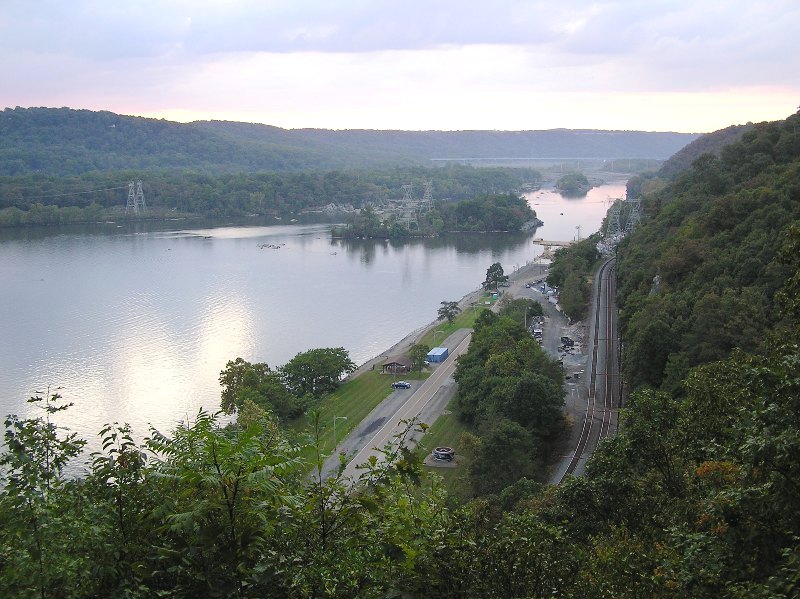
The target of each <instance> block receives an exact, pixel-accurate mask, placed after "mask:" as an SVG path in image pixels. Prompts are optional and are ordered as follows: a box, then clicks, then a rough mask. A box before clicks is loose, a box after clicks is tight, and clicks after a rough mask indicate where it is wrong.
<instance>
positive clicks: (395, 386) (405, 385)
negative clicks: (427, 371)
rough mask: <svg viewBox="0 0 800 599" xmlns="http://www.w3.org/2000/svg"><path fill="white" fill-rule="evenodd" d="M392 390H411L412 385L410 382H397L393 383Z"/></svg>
mask: <svg viewBox="0 0 800 599" xmlns="http://www.w3.org/2000/svg"><path fill="white" fill-rule="evenodd" d="M392 389H411V383H409V382H408V381H396V382H394V383H392Z"/></svg>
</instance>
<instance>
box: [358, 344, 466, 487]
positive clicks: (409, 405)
mask: <svg viewBox="0 0 800 599" xmlns="http://www.w3.org/2000/svg"><path fill="white" fill-rule="evenodd" d="M471 338H472V334H471V333H469V334H467V335H466V337H465V338H464V339H463V340H462V341H461V343H459V344H458V346H457V347H456V348H455V349H454V350H453V351H452V352H450V355H449V356H448V358H447V360H445V361H444V362H443V363H442V364H440V365H439V366H437V367H436V370H435V371H434V372H433V374H431V375H430V376H429V377H428V378H427V379H425V381H424V382H423V383H422V385H420V386H419V388H418V389H417V390H416V391H415V392H414V393H413V394H412V395H411V396H410V397H409V398H408V399H407V400H406V402H405V403H404V404H403V405H402V406H400V408H399V409H398V410H397V412H395V414H394V416H393V417H392V418H390V419H389V420H388V421H387V422H386V424H384V425H383V426H382V427H381V428H380V430H378V432H376V433H375V435H374V436H373V437H372V438H371V439H370V440H369V441H368V442H367V443H366V445H364V447H363V448H362V449H361V450H360V451H358V453H356V455H355V456H353V459H351V460H350V461H349V462H348V463H347V467H346V468H345V469H344V472H343V475H344V476H345V477H351V478H354V479H355V478H357V477H358V466H360V465H362V464H364V463H366V462H367V461H368V460H369V459H370V457H371V456H376V457H377V458H378V459H382V457H383V454H381V453H380V451H378V449H376V448H382V447H384V446H385V445H386V444H387V443H389V442H390V441H392V439H393V438H394V436H395V435H397V434H398V433H400V432H402V431H403V429H404V428H405V427H404V426H403V425H401V424H400V422H401V421H402V420H411V419H412V418H416V417H418V416H419V415H420V414H421V413H422V411H423V410H424V409H425V407H426V406H427V405H428V404H429V403H430V402H431V400H432V399H433V397H434V396H435V395H436V393H437V392H438V391H439V389H440V387H441V386H442V385H444V384H445V383H446V381H447V380H448V379H450V378H451V377H452V376H453V372H454V371H455V369H456V358H458V356H460V355H461V354H463V353H464V352H465V351H467V348H469V342H470V339H471ZM387 384H388V383H387Z"/></svg>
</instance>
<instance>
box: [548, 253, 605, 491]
mask: <svg viewBox="0 0 800 599" xmlns="http://www.w3.org/2000/svg"><path fill="white" fill-rule="evenodd" d="M615 266H616V264H615V259H614V258H611V259H609V260H607V261H606V262H604V263H603V265H602V266H601V267H600V269H599V270H598V271H597V273H596V275H595V281H594V287H593V293H592V296H593V297H592V321H591V327H590V334H589V344H588V352H589V356H590V357H591V360H590V364H589V378H588V381H589V385H588V389H587V388H586V387H581V388H579V389H576V388H575V387H573V388H572V389H571V395H572V397H571V399H572V401H574V402H577V401H580V399H584V403H583V407H584V409H583V414H582V417H581V418H577V419H576V421H575V427H574V433H575V434H573V437H572V446H571V447H572V451H571V452H570V453H569V454H568V455H566V456H564V458H563V459H562V461H561V462H560V463H559V464H558V466H557V467H556V469H555V472H554V475H553V478H552V479H551V482H552V483H554V484H558V483H560V482H561V481H562V480H563V479H564V477H566V476H567V475H569V474H574V475H576V476H579V475H581V474H582V473H583V471H584V468H585V466H586V461H587V460H588V459H589V458H590V457H591V456H592V454H593V453H594V451H595V449H596V448H597V445H598V444H599V443H600V441H602V440H603V439H605V438H606V437H609V436H613V435H614V434H616V432H617V419H618V410H619V381H620V378H619V351H618V347H619V345H618V341H617V334H616V330H617V323H616V317H617V307H616V301H615V294H616V287H615V278H614V269H615ZM576 393H577V394H579V395H582V396H584V397H583V398H578V397H576Z"/></svg>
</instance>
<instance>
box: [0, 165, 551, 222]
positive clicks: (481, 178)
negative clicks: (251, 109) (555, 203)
mask: <svg viewBox="0 0 800 599" xmlns="http://www.w3.org/2000/svg"><path fill="white" fill-rule="evenodd" d="M130 180H141V181H142V189H143V192H144V197H145V202H146V204H147V209H148V213H147V215H144V217H149V218H159V217H174V216H176V215H196V216H207V217H235V216H250V215H260V216H278V217H285V216H288V215H296V214H298V213H300V212H302V211H309V210H311V211H313V210H322V209H323V208H325V207H326V206H329V205H331V204H333V205H335V206H337V207H339V208H340V209H353V208H360V207H362V206H367V205H376V206H380V205H383V204H385V203H387V202H389V201H390V200H400V199H402V198H403V195H404V192H403V189H402V187H403V185H409V184H410V185H412V188H413V190H415V191H412V193H414V195H415V198H416V199H420V197H421V196H422V189H423V185H424V183H425V182H431V184H432V194H433V197H434V198H436V199H450V200H466V199H471V198H474V197H477V196H480V195H485V194H488V193H489V192H490V191H491V190H504V191H512V190H520V189H523V188H525V189H531V188H535V187H536V186H538V184H539V183H540V181H541V174H540V173H539V172H538V171H536V170H534V169H525V168H499V167H498V168H491V169H488V168H473V167H469V166H461V165H451V166H447V167H441V168H423V167H404V168H394V169H387V170H367V171H330V172H321V171H314V172H303V173H280V172H272V173H267V172H262V173H239V174H220V175H212V174H206V173H203V174H201V173H194V172H187V171H166V172H164V171H152V172H131V171H115V172H102V173H87V174H83V175H80V176H73V177H58V176H55V175H25V176H21V177H8V176H7V177H2V176H0V226H4V225H5V226H9V225H25V224H65V223H75V222H96V221H99V220H105V219H120V218H125V205H126V201H127V194H128V188H127V183H128V181H130Z"/></svg>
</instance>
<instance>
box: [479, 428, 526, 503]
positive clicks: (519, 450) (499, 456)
mask: <svg viewBox="0 0 800 599" xmlns="http://www.w3.org/2000/svg"><path fill="white" fill-rule="evenodd" d="M534 447H535V443H534V438H533V436H532V435H531V434H530V433H529V432H528V431H527V430H525V429H524V428H523V427H522V426H520V425H519V424H517V423H516V422H513V421H511V420H505V419H503V420H500V421H499V422H498V423H497V424H495V425H494V426H493V427H492V429H491V430H490V431H489V432H488V433H487V434H486V435H484V436H483V437H482V438H481V443H480V446H479V447H478V450H477V451H476V452H475V454H476V455H475V458H474V460H473V462H472V463H471V464H470V467H469V477H470V480H471V481H472V487H473V489H474V490H475V491H476V492H477V493H478V494H481V495H483V494H487V493H499V492H500V491H502V490H503V489H504V488H506V487H507V486H509V485H511V484H513V483H515V482H517V481H518V480H519V479H520V478H522V477H528V478H535V475H536V473H537V472H536V471H537V469H536V465H535V462H534V460H533V459H532V457H531V455H532V454H533V449H534Z"/></svg>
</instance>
